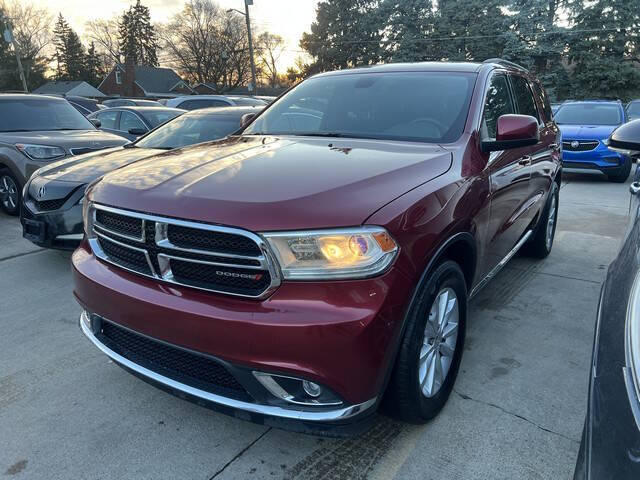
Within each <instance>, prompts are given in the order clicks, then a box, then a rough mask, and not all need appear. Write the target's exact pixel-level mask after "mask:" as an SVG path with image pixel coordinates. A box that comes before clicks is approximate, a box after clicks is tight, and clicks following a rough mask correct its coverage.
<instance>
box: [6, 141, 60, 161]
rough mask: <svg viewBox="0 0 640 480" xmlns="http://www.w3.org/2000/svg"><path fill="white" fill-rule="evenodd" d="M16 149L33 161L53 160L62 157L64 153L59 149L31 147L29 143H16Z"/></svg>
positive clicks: (39, 146)
mask: <svg viewBox="0 0 640 480" xmlns="http://www.w3.org/2000/svg"><path fill="white" fill-rule="evenodd" d="M16 148H17V149H18V150H20V151H21V152H22V153H24V154H25V155H26V156H27V157H29V158H32V159H34V160H54V159H56V158H60V157H64V156H65V155H66V152H65V151H64V149H62V148H60V147H52V146H49V145H32V144H29V143H16Z"/></svg>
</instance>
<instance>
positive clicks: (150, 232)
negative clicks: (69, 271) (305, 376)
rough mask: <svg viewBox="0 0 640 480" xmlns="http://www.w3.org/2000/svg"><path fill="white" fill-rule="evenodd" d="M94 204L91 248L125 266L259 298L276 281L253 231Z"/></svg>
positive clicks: (165, 278)
mask: <svg viewBox="0 0 640 480" xmlns="http://www.w3.org/2000/svg"><path fill="white" fill-rule="evenodd" d="M95 208H96V211H95V226H96V228H95V232H96V234H97V235H98V240H97V242H98V245H97V247H96V248H95V249H94V252H95V253H96V255H97V256H98V257H101V258H103V259H104V260H107V261H109V262H111V263H114V264H116V265H120V266H122V267H123V268H126V269H128V270H132V271H134V272H137V273H140V274H142V275H147V276H151V277H153V278H156V279H159V280H163V281H166V282H169V283H174V284H178V285H183V286H186V287H192V288H197V289H202V290H208V291H213V292H216V293H226V294H230V295H240V296H244V297H250V298H259V297H261V296H262V295H263V294H266V292H267V291H270V289H271V288H272V287H275V286H276V285H277V284H279V282H278V281H277V278H276V281H274V278H273V277H272V275H271V273H270V272H271V271H273V269H270V268H269V266H268V263H267V259H266V258H265V257H264V256H262V250H261V248H260V246H259V245H258V243H256V240H254V238H252V235H253V234H250V233H247V234H246V235H245V234H243V233H241V232H242V231H241V230H237V229H231V228H226V227H211V226H208V225H204V224H203V226H202V228H198V225H199V224H196V223H191V224H192V225H194V226H193V227H191V226H184V223H186V222H183V221H176V222H177V223H178V222H179V223H180V224H179V225H178V224H177V223H171V221H172V220H171V219H166V218H162V217H154V216H151V215H145V214H136V213H135V212H128V211H124V212H123V213H120V211H119V210H116V209H112V208H108V209H101V207H95ZM136 215H140V216H139V217H136ZM215 228H219V230H215ZM235 232H239V233H235ZM254 237H255V236H254ZM255 238H257V237H255ZM109 240H113V241H109ZM94 244H95V242H94ZM98 247H99V248H98ZM100 249H102V250H103V252H100V251H99V250H100ZM96 250H97V251H96ZM140 250H143V251H140ZM145 252H146V255H145ZM212 263H213V264H214V265H211V264H212ZM245 266H246V267H247V268H243V267H245Z"/></svg>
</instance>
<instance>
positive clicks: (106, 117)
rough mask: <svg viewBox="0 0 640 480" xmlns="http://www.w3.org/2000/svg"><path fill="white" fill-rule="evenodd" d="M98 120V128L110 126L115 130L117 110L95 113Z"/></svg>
mask: <svg viewBox="0 0 640 480" xmlns="http://www.w3.org/2000/svg"><path fill="white" fill-rule="evenodd" d="M96 117H98V120H100V128H110V129H112V130H115V129H116V128H117V124H116V121H117V120H118V111H117V110H115V111H113V112H102V113H98V114H97V115H96Z"/></svg>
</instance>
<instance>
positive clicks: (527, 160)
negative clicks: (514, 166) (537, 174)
mask: <svg viewBox="0 0 640 480" xmlns="http://www.w3.org/2000/svg"><path fill="white" fill-rule="evenodd" d="M518 163H519V164H520V165H524V166H526V165H531V156H530V155H527V156H525V157H522V158H521V159H520V160H519V161H518Z"/></svg>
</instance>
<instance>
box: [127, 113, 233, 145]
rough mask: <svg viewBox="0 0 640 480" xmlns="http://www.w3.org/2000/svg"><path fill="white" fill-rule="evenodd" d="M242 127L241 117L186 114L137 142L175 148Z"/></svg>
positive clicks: (216, 138) (216, 136)
mask: <svg viewBox="0 0 640 480" xmlns="http://www.w3.org/2000/svg"><path fill="white" fill-rule="evenodd" d="M239 128H240V117H237V118H236V117H230V116H228V115H202V114H197V115H193V114H190V115H184V116H182V117H178V118H176V119H175V120H173V121H171V122H169V123H167V124H166V125H163V126H161V127H160V128H158V129H157V130H154V131H153V132H151V133H149V134H148V135H147V136H145V137H143V138H141V139H140V140H138V141H137V142H136V143H135V146H136V147H140V148H158V149H163V150H171V149H173V148H179V147H184V146H186V145H193V144H194V143H201V142H209V141H211V140H218V139H220V138H224V137H226V136H227V135H229V134H231V133H233V132H235V131H236V130H238V129H239Z"/></svg>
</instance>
